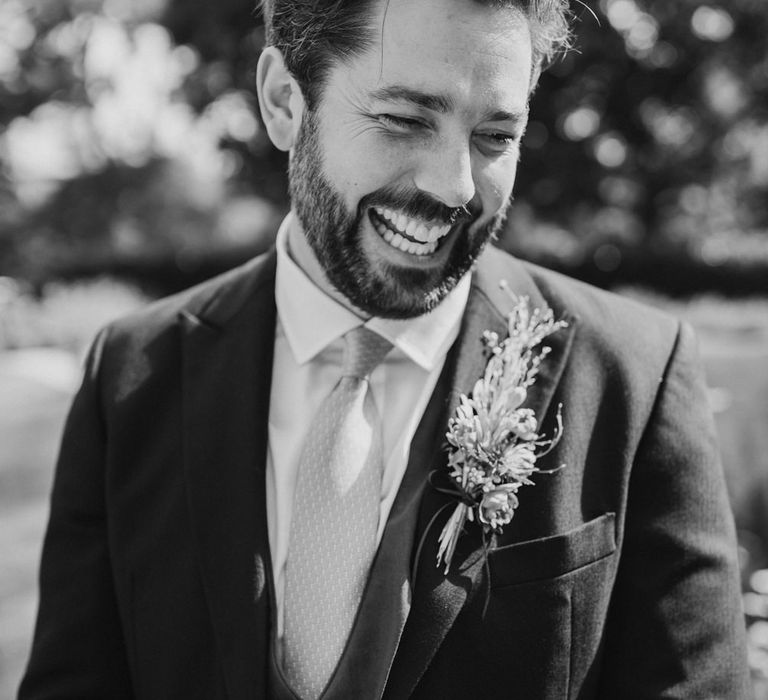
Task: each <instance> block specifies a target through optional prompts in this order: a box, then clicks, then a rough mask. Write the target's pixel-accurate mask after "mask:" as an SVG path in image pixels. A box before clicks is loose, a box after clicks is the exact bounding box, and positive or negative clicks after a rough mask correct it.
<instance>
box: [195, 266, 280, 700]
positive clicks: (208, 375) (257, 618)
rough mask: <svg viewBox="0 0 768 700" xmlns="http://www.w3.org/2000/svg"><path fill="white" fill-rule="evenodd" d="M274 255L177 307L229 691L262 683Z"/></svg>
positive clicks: (210, 595) (202, 529) (205, 545)
mask: <svg viewBox="0 0 768 700" xmlns="http://www.w3.org/2000/svg"><path fill="white" fill-rule="evenodd" d="M274 267H275V261H274V255H273V254H272V255H268V256H267V257H264V258H257V259H256V260H255V261H253V262H251V263H249V264H248V265H247V266H245V267H244V268H241V269H239V270H237V271H235V273H232V275H231V279H230V280H229V281H228V282H227V283H225V284H223V285H221V287H220V289H219V291H218V293H217V294H216V295H215V296H213V297H212V298H209V299H206V301H205V302H204V303H203V302H201V303H195V302H194V301H193V303H192V304H191V305H190V306H189V307H188V309H187V310H186V311H183V312H182V313H181V326H182V352H183V391H184V395H183V411H184V423H183V424H184V463H185V471H186V479H187V489H188V500H189V508H190V512H191V519H192V524H193V532H194V536H195V539H196V544H197V548H198V554H199V558H200V567H201V571H202V576H203V583H204V588H205V593H206V596H207V600H208V606H209V609H210V612H211V618H212V622H213V629H214V635H215V639H216V644H217V647H218V649H217V651H218V654H219V656H220V658H221V662H222V668H223V672H224V678H225V683H226V687H227V690H228V694H229V696H230V697H232V698H237V697H243V698H246V697H248V698H252V697H259V696H260V695H261V694H263V692H264V688H265V679H266V676H265V674H266V660H267V649H268V639H269V604H268V597H269V595H268V590H269V586H268V571H269V543H268V538H267V522H266V495H265V485H264V484H265V482H264V469H265V460H266V454H267V453H266V446H267V418H268V410H269V393H270V385H271V370H272V352H273V343H274V328H275V317H276V312H275V301H274Z"/></svg>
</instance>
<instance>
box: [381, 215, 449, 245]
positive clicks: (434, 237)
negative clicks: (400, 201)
mask: <svg viewBox="0 0 768 700" xmlns="http://www.w3.org/2000/svg"><path fill="white" fill-rule="evenodd" d="M375 211H376V213H377V214H378V215H379V216H380V217H381V218H382V219H384V220H386V221H387V222H389V224H390V227H387V226H384V225H383V224H376V230H377V231H378V232H379V235H381V237H382V238H383V239H384V240H385V241H386V242H387V243H389V244H390V245H391V246H392V247H394V248H397V249H398V250H402V251H403V252H405V253H409V254H411V255H430V254H432V253H434V252H435V250H437V241H438V240H439V239H441V238H443V237H444V236H446V235H447V234H448V233H449V231H450V230H451V225H450V224H445V225H443V226H428V225H427V224H425V223H424V222H422V221H419V220H418V219H411V218H409V217H407V216H405V214H401V213H398V212H396V211H393V210H392V209H387V208H384V207H375ZM396 231H399V233H398V232H396ZM406 236H407V238H406ZM414 239H415V240H414ZM416 241H418V242H416Z"/></svg>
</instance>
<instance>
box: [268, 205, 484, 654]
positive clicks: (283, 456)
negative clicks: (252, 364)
mask: <svg viewBox="0 0 768 700" xmlns="http://www.w3.org/2000/svg"><path fill="white" fill-rule="evenodd" d="M291 216H292V215H291V214H289V215H288V217H286V219H285V221H283V224H282V226H281V227H280V230H279V232H278V234H277V273H276V275H277V276H276V282H275V298H276V302H277V328H276V331H275V351H274V360H273V364H272V390H271V394H270V402H269V446H268V455H267V473H266V486H267V524H268V528H269V547H270V551H271V555H272V571H273V574H274V582H275V594H276V597H277V601H276V602H277V620H278V623H277V635H278V639H280V638H281V637H282V633H283V595H284V589H285V562H286V559H287V556H288V536H289V533H290V526H291V517H292V509H293V494H294V490H295V487H296V479H297V477H298V468H299V456H300V452H301V448H302V445H303V443H304V439H305V436H306V434H307V430H308V428H309V425H310V423H311V421H312V419H313V418H314V415H315V413H316V412H317V409H318V408H319V406H320V404H321V403H322V402H323V400H324V399H325V397H326V396H327V395H328V394H329V393H330V392H331V390H332V389H333V387H334V386H335V385H336V383H337V382H338V380H339V373H340V370H341V362H342V354H343V349H344V341H343V339H342V336H343V335H344V334H345V333H346V332H347V331H349V330H351V329H352V328H355V327H356V326H359V325H361V324H363V323H364V324H365V325H366V326H367V327H368V328H370V329H371V330H373V331H376V332H377V333H379V334H380V335H382V336H384V337H385V338H386V339H387V340H389V341H390V342H391V343H392V344H393V346H394V347H393V349H392V350H391V351H390V352H389V354H388V355H387V357H386V358H385V359H384V361H383V362H382V363H381V364H380V365H379V366H378V367H377V368H376V369H375V370H374V371H373V373H372V374H371V379H370V389H371V391H372V393H373V398H374V401H376V406H377V408H378V411H379V415H381V416H382V421H383V425H382V432H383V435H382V438H383V448H384V475H383V479H382V484H381V500H380V505H379V528H378V533H377V542H380V541H381V536H382V534H383V532H384V526H385V525H386V522H387V517H388V516H389V511H390V508H391V507H392V503H393V502H394V500H395V495H396V494H397V490H398V488H399V486H400V481H401V479H402V477H403V473H404V472H405V468H406V466H407V463H408V454H409V451H410V445H411V440H412V438H413V436H414V434H415V432H416V428H417V427H418V424H419V421H420V420H421V417H422V415H423V413H424V410H425V409H426V406H427V403H428V402H429V398H430V396H431V395H432V391H433V390H434V388H435V384H436V383H437V379H438V377H439V375H440V372H441V370H442V368H443V364H444V363H445V357H446V354H447V353H448V350H449V348H450V347H451V345H452V344H453V341H454V340H456V337H457V336H458V334H459V328H460V324H461V317H462V315H463V313H464V308H465V306H466V303H467V298H468V296H469V287H470V276H469V274H467V275H465V276H464V277H463V278H462V279H461V281H460V282H459V284H458V285H457V286H456V288H455V289H454V290H453V291H452V292H451V293H450V294H449V295H448V296H447V297H446V298H445V299H444V300H443V301H442V303H441V304H440V305H439V306H438V307H437V308H436V309H434V311H432V312H430V313H428V314H424V315H423V316H419V317H418V318H413V319H408V320H391V319H382V318H375V317H374V318H371V319H369V320H367V321H365V320H364V319H361V318H359V317H358V316H356V315H355V314H354V313H353V312H352V311H350V310H349V309H347V308H346V307H344V306H342V305H341V304H339V303H338V302H337V301H336V300H334V299H332V298H331V297H330V296H328V295H327V294H325V293H324V292H323V291H321V290H320V289H319V288H318V287H317V286H315V284H314V283H313V282H312V281H310V279H309V278H308V277H307V276H306V275H305V274H304V272H303V271H302V270H301V268H299V267H298V265H296V263H295V262H294V261H293V260H292V259H291V257H290V256H289V254H288V242H287V238H288V227H289V225H290V221H291ZM305 517H306V515H305Z"/></svg>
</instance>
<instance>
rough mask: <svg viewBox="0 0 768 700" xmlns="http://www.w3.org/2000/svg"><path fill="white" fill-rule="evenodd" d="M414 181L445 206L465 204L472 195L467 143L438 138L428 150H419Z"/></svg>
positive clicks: (470, 161)
mask: <svg viewBox="0 0 768 700" xmlns="http://www.w3.org/2000/svg"><path fill="white" fill-rule="evenodd" d="M417 158H418V165H417V168H416V173H415V176H414V184H415V185H416V187H418V189H420V190H421V191H422V192H425V193H427V194H429V195H431V196H432V197H434V198H435V199H437V200H439V201H440V202H442V203H443V204H445V205H446V206H448V207H460V206H464V205H466V204H469V202H470V201H472V198H473V197H474V196H475V178H474V175H473V173H472V157H471V152H470V144H469V143H466V142H464V141H463V140H461V141H459V140H454V141H453V142H452V143H447V142H446V139H442V140H441V141H440V142H439V143H438V144H434V146H433V148H432V149H430V151H429V152H426V153H424V152H420V153H419V154H418V156H417Z"/></svg>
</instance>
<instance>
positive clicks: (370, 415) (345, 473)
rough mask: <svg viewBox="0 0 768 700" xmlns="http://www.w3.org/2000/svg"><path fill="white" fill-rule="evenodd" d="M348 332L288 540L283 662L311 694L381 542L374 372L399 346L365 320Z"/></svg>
mask: <svg viewBox="0 0 768 700" xmlns="http://www.w3.org/2000/svg"><path fill="white" fill-rule="evenodd" d="M344 340H345V343H346V346H345V352H344V363H343V369H342V377H341V379H340V380H339V382H338V383H337V384H336V386H335V387H334V389H333V390H332V391H331V393H330V394H329V395H328V397H327V398H326V399H325V401H324V402H323V403H322V404H321V406H320V409H319V410H318V412H317V414H316V415H315V418H314V420H313V422H312V425H311V426H310V428H309V432H308V434H307V438H306V441H305V443H304V446H303V448H302V452H301V457H300V458H299V472H298V473H299V477H298V482H297V485H296V492H295V494H294V503H293V516H292V518H291V531H290V536H289V542H288V561H287V563H286V586H285V626H284V635H283V669H284V672H285V675H286V678H287V679H288V681H289V682H290V683H291V685H292V686H293V688H294V690H295V691H296V692H297V693H298V694H299V695H300V696H301V697H302V698H304V699H306V700H314V699H315V698H318V697H319V696H320V694H321V693H322V691H323V689H324V688H325V686H326V685H327V683H328V681H329V679H330V677H331V675H332V673H333V671H334V669H335V668H336V665H337V664H338V661H339V659H340V658H341V654H342V652H343V650H344V645H345V643H346V641H347V637H348V636H349V633H350V630H351V629H352V624H353V622H354V619H355V614H356V613H357V608H358V605H359V603H360V599H361V597H362V594H363V589H364V587H365V582H366V579H367V576H368V570H369V568H370V565H371V561H372V559H373V555H374V553H375V550H376V530H377V528H378V521H379V499H380V494H381V475H382V455H381V429H380V418H379V414H378V412H377V410H376V406H375V404H374V402H373V397H372V396H371V393H370V391H369V387H368V378H369V376H370V373H371V372H372V371H373V369H374V368H375V367H376V366H377V365H378V364H379V363H380V362H381V361H382V359H383V358H384V356H385V355H386V354H387V352H389V350H390V348H391V347H392V345H391V343H390V342H389V341H387V340H385V339H384V338H382V337H381V336H379V335H377V334H376V333H374V332H373V331H370V330H368V329H367V328H364V327H362V326H360V327H358V328H355V329H354V330H352V331H349V332H348V333H347V334H346V335H345V336H344Z"/></svg>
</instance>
